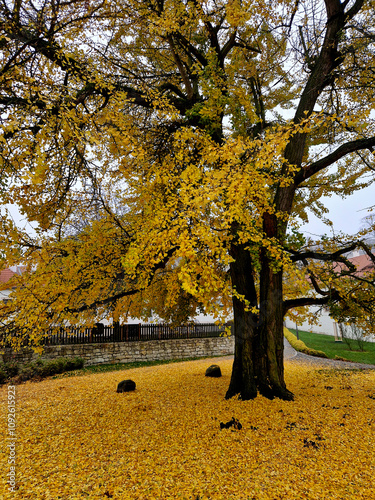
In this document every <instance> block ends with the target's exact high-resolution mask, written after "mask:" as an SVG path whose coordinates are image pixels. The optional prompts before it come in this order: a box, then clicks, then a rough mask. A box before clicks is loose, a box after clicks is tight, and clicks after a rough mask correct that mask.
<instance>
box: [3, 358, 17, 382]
mask: <svg viewBox="0 0 375 500" xmlns="http://www.w3.org/2000/svg"><path fill="white" fill-rule="evenodd" d="M3 369H4V370H5V372H6V374H7V377H8V378H12V377H15V376H16V375H18V371H19V367H18V365H17V363H16V362H15V361H8V363H4V365H3Z"/></svg>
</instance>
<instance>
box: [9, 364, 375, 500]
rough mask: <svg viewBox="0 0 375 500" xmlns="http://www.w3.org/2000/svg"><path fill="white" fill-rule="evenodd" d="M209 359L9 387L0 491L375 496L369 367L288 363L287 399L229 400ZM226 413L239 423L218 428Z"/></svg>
mask: <svg viewBox="0 0 375 500" xmlns="http://www.w3.org/2000/svg"><path fill="white" fill-rule="evenodd" d="M211 361H212V360H207V359H206V360H199V361H191V362H185V363H177V364H172V365H161V366H154V367H146V368H138V369H134V370H129V371H124V372H111V373H103V374H93V375H87V376H82V377H71V378H60V379H55V380H53V379H50V380H45V381H43V382H40V383H35V382H27V383H25V384H24V385H21V386H17V388H16V393H17V404H16V407H17V433H18V442H17V457H16V461H17V477H16V480H17V487H18V489H17V491H16V493H10V492H8V487H7V484H6V473H7V472H8V469H9V466H8V464H7V453H8V452H7V451H6V450H5V451H4V448H3V450H2V455H3V456H2V457H1V458H2V460H1V474H2V478H1V480H2V482H1V489H0V498H4V499H9V498H12V499H14V498H15V499H18V498H19V499H33V500H39V499H43V500H44V499H45V500H47V499H53V500H55V499H64V500H65V499H66V500H75V499H106V498H113V499H125V500H127V499H129V500H133V499H134V500H135V499H139V500H140V499H144V500H151V499H160V500H167V499H186V500H208V499H212V500H220V499H225V500H242V499H244V500H245V499H246V500H253V499H257V500H258V499H259V500H261V499H267V500H273V499H275V500H276V499H287V500H293V499H298V500H299V499H303V498H307V499H319V500H320V499H329V500H333V499H340V500H342V499H366V500H370V499H374V498H375V493H374V490H373V485H374V479H375V454H374V447H375V432H374V430H375V371H370V370H369V371H367V372H359V371H354V372H349V371H337V370H329V371H327V370H319V369H317V368H316V367H314V368H313V369H312V368H311V366H310V367H307V366H303V365H297V364H292V363H288V362H286V379H287V384H288V387H289V388H290V389H291V390H292V391H293V392H294V394H295V396H296V400H295V401H294V402H283V401H280V400H273V401H269V400H267V399H265V398H263V397H258V398H257V399H256V400H254V401H246V402H243V401H239V400H237V399H232V400H230V401H226V400H225V399H224V395H225V391H226V389H227V387H228V383H229V377H230V372H231V361H230V360H228V359H220V360H217V359H215V360H214V362H215V363H218V364H219V365H220V366H221V369H222V373H223V377H221V378H207V377H205V376H204V373H205V369H206V368H207V367H208V366H209V365H210V364H211ZM128 378H131V379H133V380H134V381H135V382H136V384H137V389H136V391H135V392H132V393H123V394H117V393H116V388H117V383H118V382H119V381H121V380H123V379H128ZM0 392H1V393H0V395H1V401H2V404H3V406H5V402H6V397H7V388H6V387H3V388H2V389H1V391H0ZM5 413H6V412H5V411H2V418H3V422H4V421H5V419H4V415H5ZM233 417H234V419H235V420H236V421H238V422H240V423H241V425H242V428H241V429H238V428H235V427H234V426H232V427H229V428H222V429H221V428H220V423H227V422H229V421H230V420H231V419H232V418H233ZM1 435H2V436H1V437H2V440H3V442H4V439H3V438H4V437H6V426H4V425H2V426H1ZM1 492H3V493H2V495H3V496H1Z"/></svg>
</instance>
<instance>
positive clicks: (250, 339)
mask: <svg viewBox="0 0 375 500" xmlns="http://www.w3.org/2000/svg"><path fill="white" fill-rule="evenodd" d="M231 256H232V257H233V258H234V259H235V261H234V262H232V263H231V265H230V274H231V279H232V285H233V288H234V289H235V291H236V292H237V293H238V294H240V295H241V296H243V299H245V300H246V301H247V304H246V303H245V301H244V300H242V299H240V298H238V297H235V296H234V297H233V314H234V336H235V349H234V351H235V352H234V362H233V369H232V377H231V381H230V385H229V388H228V391H227V393H226V396H225V397H226V399H229V398H231V397H233V396H235V395H236V394H239V395H240V397H241V398H242V399H243V400H246V399H253V398H255V397H256V395H257V392H258V391H257V387H256V382H255V376H254V365H253V358H254V354H253V346H254V336H255V333H256V325H257V315H256V314H254V313H252V312H251V311H249V310H248V309H249V308H252V307H257V294H256V289H255V284H254V277H253V269H252V262H251V256H250V254H249V252H248V251H247V250H245V248H244V247H243V245H235V244H232V246H231Z"/></svg>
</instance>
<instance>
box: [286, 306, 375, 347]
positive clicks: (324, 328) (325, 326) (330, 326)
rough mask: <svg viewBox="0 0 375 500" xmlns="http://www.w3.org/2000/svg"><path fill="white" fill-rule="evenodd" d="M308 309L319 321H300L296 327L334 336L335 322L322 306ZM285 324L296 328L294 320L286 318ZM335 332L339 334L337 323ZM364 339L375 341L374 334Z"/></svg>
mask: <svg viewBox="0 0 375 500" xmlns="http://www.w3.org/2000/svg"><path fill="white" fill-rule="evenodd" d="M310 310H311V311H312V312H313V313H315V315H316V316H318V321H319V322H318V324H317V325H312V324H310V323H309V322H308V321H305V322H304V323H302V325H298V329H299V330H302V331H305V332H311V333H321V334H324V335H332V336H334V335H335V327H334V324H335V322H334V321H333V319H332V318H330V317H329V315H328V312H326V311H324V310H322V308H321V307H318V306H311V307H310ZM285 326H286V327H287V328H294V329H295V328H296V324H295V322H293V321H291V320H290V319H286V321H285ZM337 332H338V334H339V335H340V332H339V328H338V325H337ZM365 340H367V341H369V342H375V335H371V336H368V337H366V338H365Z"/></svg>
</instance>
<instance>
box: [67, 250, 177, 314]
mask: <svg viewBox="0 0 375 500" xmlns="http://www.w3.org/2000/svg"><path fill="white" fill-rule="evenodd" d="M176 250H177V248H176V247H174V248H171V249H170V250H169V251H168V253H167V255H166V256H165V257H164V258H163V259H162V260H161V261H160V262H158V263H157V264H155V265H154V266H153V268H152V269H151V270H150V272H149V277H148V280H147V284H146V285H143V286H142V287H139V288H132V289H131V290H123V291H121V292H119V293H116V294H114V295H111V296H110V297H105V298H103V299H98V300H96V301H94V302H92V303H91V304H84V305H82V306H80V307H76V308H74V307H73V308H72V307H67V308H66V309H65V312H67V313H81V312H84V311H88V310H93V309H96V308H97V307H100V306H105V305H107V304H112V303H114V302H116V301H117V300H119V299H122V298H123V297H129V296H131V295H135V294H137V293H139V292H141V291H142V290H145V289H146V288H147V287H148V286H150V284H151V282H152V280H153V278H154V276H155V274H156V272H157V271H159V270H160V269H165V266H166V265H167V263H168V261H169V259H170V258H171V257H172V256H173V254H174V253H175V251H176Z"/></svg>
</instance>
